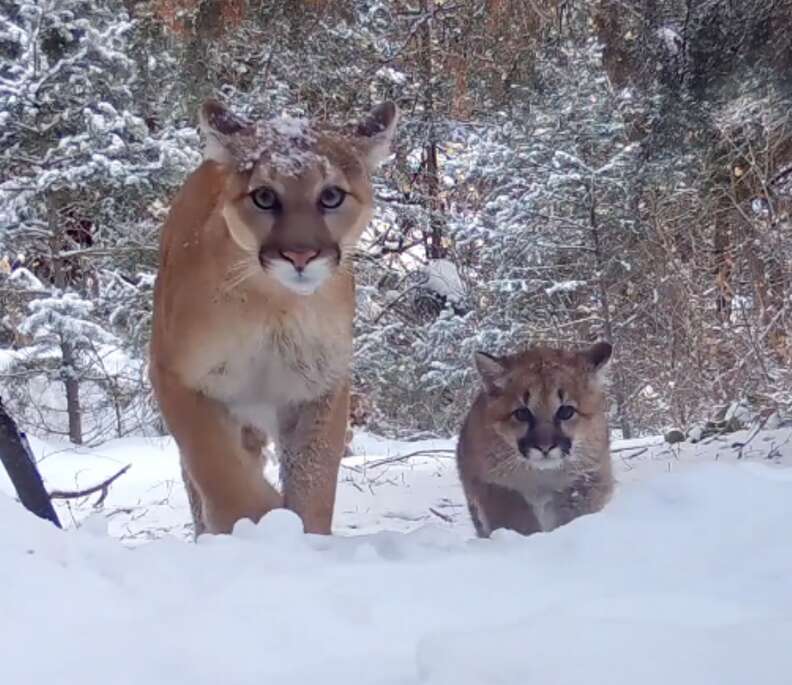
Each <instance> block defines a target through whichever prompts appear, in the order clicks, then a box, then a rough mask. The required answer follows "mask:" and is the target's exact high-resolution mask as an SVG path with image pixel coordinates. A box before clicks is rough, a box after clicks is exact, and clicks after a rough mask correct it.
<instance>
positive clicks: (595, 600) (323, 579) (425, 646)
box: [0, 428, 792, 685]
mask: <svg viewBox="0 0 792 685" xmlns="http://www.w3.org/2000/svg"><path fill="white" fill-rule="evenodd" d="M31 443H32V445H33V448H34V451H35V452H36V454H37V457H38V458H39V459H40V463H41V469H42V472H43V474H44V477H45V479H46V481H47V486H48V487H49V488H50V489H53V488H59V489H67V488H68V489H71V488H82V487H86V486H88V485H92V484H94V483H95V482H97V481H100V480H102V479H103V478H105V477H107V476H108V475H110V474H111V473H113V472H114V471H116V470H118V469H119V468H120V467H122V466H124V465H125V464H127V463H131V464H132V467H131V469H130V470H129V471H128V472H127V473H126V474H124V475H123V476H121V478H120V479H119V480H118V481H117V482H116V483H114V484H113V486H112V487H111V489H110V492H109V495H108V496H107V498H106V499H105V501H104V502H103V504H102V507H101V509H99V510H96V511H95V512H94V510H93V502H94V501H95V500H96V498H97V496H96V495H94V496H93V497H91V498H88V499H86V500H85V501H77V502H71V503H70V504H69V505H68V506H67V505H59V513H60V515H61V517H62V519H63V520H64V522H65V523H67V524H69V525H70V526H71V530H69V531H67V532H65V533H64V532H60V531H57V530H56V529H55V528H53V527H52V526H50V525H49V524H47V523H45V522H43V521H40V520H38V519H36V518H35V517H33V516H31V515H29V514H27V513H26V512H25V511H24V510H22V509H21V507H20V506H19V505H18V504H17V503H15V502H14V501H13V500H12V499H11V498H9V497H6V496H3V495H0V517H1V518H2V521H3V526H2V528H0V636H1V637H0V683H4V684H5V683H9V684H11V683H12V684H13V685H28V684H35V685H44V684H46V685H50V683H54V682H57V683H65V684H70V683H75V685H76V684H77V683H79V684H80V685H94V684H96V685H99V684H100V683H101V684H102V685H106V684H107V683H112V684H113V685H126V684H130V685H131V684H132V683H134V684H135V685H143V684H145V685H165V684H166V683H167V685H174V684H180V683H185V684H188V683H189V685H203V684H206V685H210V684H211V685H216V684H217V683H227V684H228V685H247V684H248V683H250V684H253V683H256V684H257V685H258V684H260V683H279V685H286V684H288V683H309V682H314V681H320V682H321V683H323V685H334V684H335V683H343V684H344V685H349V683H361V684H368V683H372V684H373V683H376V684H379V683H393V684H394V685H395V684H396V683H398V684H409V683H432V684H438V685H440V684H448V685H452V684H453V685H467V684H471V685H472V684H476V685H479V684H489V683H492V684H496V683H504V684H512V683H514V684H517V683H520V684H522V683H537V684H541V685H554V684H561V683H564V684H569V685H577V684H579V683H586V685H596V684H599V683H602V684H603V685H605V684H606V683H607V684H608V685H620V684H621V683H624V684H625V685H627V684H628V683H629V684H630V685H636V684H638V683H640V685H653V684H655V683H657V684H661V683H662V685H667V684H668V683H669V682H674V683H677V685H688V684H689V685H731V684H734V685H738V684H739V685H744V684H745V683H746V682H759V683H763V685H776V684H777V685H785V684H786V683H790V682H792V680H791V679H790V678H791V677H790V673H792V649H790V647H792V535H790V530H791V529H790V520H792V519H791V517H792V469H789V468H788V466H789V465H792V429H789V428H787V429H780V430H775V431H762V432H760V433H758V434H754V433H752V432H745V433H738V434H733V435H729V436H726V437H724V438H722V439H718V440H711V441H709V442H706V443H704V444H698V445H689V444H683V445H681V446H674V447H671V446H669V445H666V444H663V443H662V442H661V441H659V440H640V441H632V442H617V443H616V444H615V445H614V462H615V465H616V471H617V476H618V479H619V486H618V489H617V493H616V495H615V497H614V499H613V501H612V502H611V503H610V504H609V505H608V507H607V508H606V509H605V510H604V511H603V512H601V513H599V514H596V515H593V516H588V517H584V518H582V519H579V520H577V521H575V522H573V523H572V524H570V525H569V526H566V527H564V528H561V529H559V530H557V531H555V532H553V533H550V534H540V535H535V536H532V537H530V538H522V537H519V536H517V535H515V534H511V533H507V532H500V533H497V534H496V535H495V536H494V538H493V539H492V540H475V539H472V530H471V527H470V524H469V522H468V519H467V513H466V510H465V507H464V505H463V498H462V494H461V490H460V488H459V485H458V482H457V479H456V473H455V467H454V462H453V458H452V453H451V449H452V448H453V445H452V444H451V443H449V442H444V441H432V442H426V441H424V442H420V443H411V442H394V441H386V440H382V439H379V438H376V437H374V436H371V435H366V434H359V435H357V436H356V438H355V441H354V443H353V447H354V451H355V453H356V454H357V455H359V456H355V457H351V458H348V459H346V460H345V462H344V467H343V469H342V473H341V483H340V487H339V499H338V507H337V513H336V519H335V529H336V532H337V533H338V535H337V536H334V537H332V538H322V537H314V536H304V535H302V534H301V532H300V525H299V522H298V521H297V520H296V518H295V517H294V516H293V515H291V514H289V513H288V512H284V511H279V512H274V513H273V514H271V515H270V516H267V517H265V519H264V520H263V521H262V522H261V523H260V524H259V525H258V526H254V525H253V524H252V523H249V522H248V523H247V524H242V525H239V526H238V527H237V530H236V532H235V535H234V536H222V537H214V538H204V539H202V540H201V541H200V542H199V544H197V545H194V544H186V543H185V542H184V540H186V539H187V538H188V528H187V522H188V511H187V505H186V498H185V496H184V492H183V489H182V486H181V483H180V480H179V469H178V463H177V458H176V454H175V451H174V448H173V445H172V443H171V442H170V441H168V440H150V439H127V440H122V441H117V442H114V443H109V444H106V445H104V446H102V447H101V448H96V449H92V450H75V449H73V448H66V447H65V446H58V445H55V444H53V443H44V442H41V441H38V440H35V439H31ZM415 453H417V454H415ZM411 454H412V455H413V456H409V455H411ZM0 491H4V492H10V485H9V484H8V482H7V481H6V480H5V477H4V474H3V476H2V479H0ZM108 531H109V535H108ZM154 538H157V539H154ZM119 539H120V542H119ZM149 540H151V541H150V542H146V541H149ZM144 543H145V544H144Z"/></svg>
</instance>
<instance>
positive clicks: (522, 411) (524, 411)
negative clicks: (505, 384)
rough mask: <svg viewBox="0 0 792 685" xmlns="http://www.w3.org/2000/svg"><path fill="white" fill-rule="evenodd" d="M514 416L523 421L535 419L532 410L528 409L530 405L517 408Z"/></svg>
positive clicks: (513, 413)
mask: <svg viewBox="0 0 792 685" xmlns="http://www.w3.org/2000/svg"><path fill="white" fill-rule="evenodd" d="M512 416H513V417H514V418H515V419H517V420H518V421H522V422H523V423H528V422H529V421H533V414H531V410H530V409H528V407H520V408H519V409H515V410H514V411H513V412H512Z"/></svg>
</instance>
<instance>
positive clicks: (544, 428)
mask: <svg viewBox="0 0 792 685" xmlns="http://www.w3.org/2000/svg"><path fill="white" fill-rule="evenodd" d="M555 447H558V448H559V449H560V450H561V454H562V455H563V456H567V455H568V454H569V452H570V451H571V449H572V441H571V440H570V439H569V438H568V437H567V436H566V435H564V434H563V433H562V432H561V431H560V430H559V429H558V427H557V426H555V425H553V424H552V423H549V422H546V421H545V422H537V423H536V424H535V425H534V426H533V427H531V428H529V429H528V430H527V431H526V432H525V435H523V436H522V437H521V438H520V439H519V440H518V441H517V449H519V450H520V454H522V455H523V456H524V457H526V458H527V457H528V456H529V455H530V451H531V449H535V450H539V451H540V452H541V453H542V454H544V455H545V456H547V455H548V454H549V453H550V450H552V449H553V448H555Z"/></svg>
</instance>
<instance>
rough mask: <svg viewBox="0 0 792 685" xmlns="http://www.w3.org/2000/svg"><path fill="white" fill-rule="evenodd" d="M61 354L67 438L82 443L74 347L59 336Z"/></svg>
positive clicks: (78, 386)
mask: <svg viewBox="0 0 792 685" xmlns="http://www.w3.org/2000/svg"><path fill="white" fill-rule="evenodd" d="M61 356H62V358H63V368H62V369H61V377H62V379H63V385H64V387H65V388H66V414H67V415H68V417H69V440H71V441H72V442H73V443H74V444H75V445H82V443H83V434H82V408H81V407H80V381H79V380H77V378H75V369H74V364H75V360H74V348H73V347H72V344H71V343H70V342H69V341H68V340H65V339H63V338H61Z"/></svg>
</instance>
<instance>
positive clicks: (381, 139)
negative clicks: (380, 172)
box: [355, 102, 399, 171]
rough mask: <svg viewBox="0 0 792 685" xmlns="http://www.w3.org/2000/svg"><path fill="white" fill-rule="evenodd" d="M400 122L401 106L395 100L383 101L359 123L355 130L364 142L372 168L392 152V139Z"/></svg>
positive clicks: (370, 167) (364, 148)
mask: <svg viewBox="0 0 792 685" xmlns="http://www.w3.org/2000/svg"><path fill="white" fill-rule="evenodd" d="M398 122H399V108H398V107H397V106H396V104H395V103H394V102H383V103H382V104H381V105H377V106H376V107H375V108H374V109H372V110H371V112H369V114H368V116H367V117H366V118H365V119H363V120H362V121H361V122H360V123H358V125H357V128H356V130H355V134H356V135H357V137H358V138H359V139H360V140H361V141H362V142H363V150H364V152H365V154H366V161H367V162H368V167H369V169H370V170H372V171H373V170H374V169H376V168H377V166H378V165H379V163H380V162H382V161H383V160H384V159H385V158H386V157H387V156H388V155H390V153H391V141H392V140H393V134H394V132H395V131H396V124H397V123H398Z"/></svg>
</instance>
